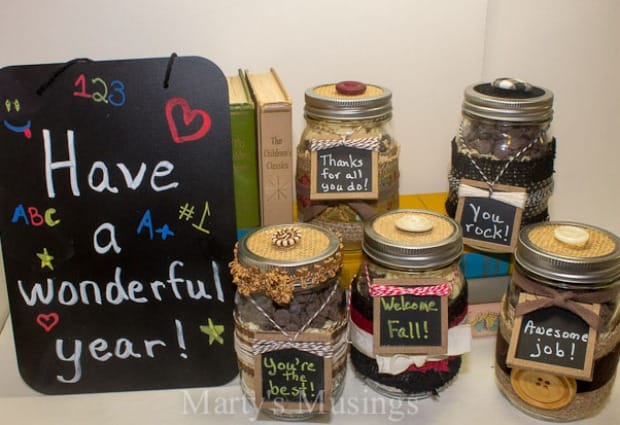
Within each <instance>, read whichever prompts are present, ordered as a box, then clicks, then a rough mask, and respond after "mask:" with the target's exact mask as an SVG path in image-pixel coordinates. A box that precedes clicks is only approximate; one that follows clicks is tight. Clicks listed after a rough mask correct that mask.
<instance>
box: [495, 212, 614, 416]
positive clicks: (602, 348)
mask: <svg viewBox="0 0 620 425" xmlns="http://www.w3.org/2000/svg"><path fill="white" fill-rule="evenodd" d="M619 294H620V239H619V238H618V237H617V236H615V235H613V234H612V233H610V232H608V231H606V230H603V229H600V228H597V227H594V226H591V225H587V224H581V223H569V222H548V223H537V224H532V225H529V226H527V227H525V228H523V229H522V230H521V232H520V234H519V241H518V244H517V247H516V250H515V268H514V271H513V273H512V279H511V283H510V285H509V288H508V290H507V292H506V294H505V296H504V298H503V299H502V304H501V314H500V324H499V331H498V335H497V345H496V356H495V361H496V364H495V376H496V381H497V385H498V387H499V389H500V391H501V392H502V394H503V395H504V396H505V397H506V398H507V399H508V400H509V401H510V402H511V403H512V404H513V405H514V406H516V407H517V408H518V409H520V410H522V411H524V412H525V413H527V414H529V415H531V416H534V417H536V418H539V419H544V420H550V421H575V420H579V419H582V418H586V417H589V416H593V415H595V414H596V413H597V412H599V411H600V410H601V409H603V407H604V406H605V403H606V402H607V400H608V399H609V396H610V394H611V390H612V387H613V384H614V380H615V376H616V369H617V366H618V359H619V357H620V298H619Z"/></svg>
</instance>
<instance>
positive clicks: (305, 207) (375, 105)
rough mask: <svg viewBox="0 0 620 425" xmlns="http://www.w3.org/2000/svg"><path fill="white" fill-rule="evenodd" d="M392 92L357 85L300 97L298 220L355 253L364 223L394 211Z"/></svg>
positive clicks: (395, 155)
mask: <svg viewBox="0 0 620 425" xmlns="http://www.w3.org/2000/svg"><path fill="white" fill-rule="evenodd" d="M391 99H392V93H391V91H390V90H388V89H387V88H384V87H380V86H377V85H373V84H364V83H361V82H357V81H343V82H340V83H337V84H323V85H319V86H316V87H312V88H309V89H308V90H307V91H306V93H305V101H306V105H305V109H304V111H305V118H306V127H305V129H304V131H303V133H302V136H301V140H300V143H299V145H298V147H297V172H296V195H297V210H298V214H299V219H300V221H303V222H311V223H314V224H317V225H320V226H323V227H326V228H329V229H331V230H334V231H337V232H339V233H340V234H341V235H342V236H343V242H344V245H345V249H347V250H358V251H359V248H360V242H361V240H362V233H363V225H364V224H363V222H364V220H365V219H367V218H369V217H371V216H373V215H375V214H377V213H380V212H384V211H388V210H391V209H395V208H398V181H399V171H398V156H399V148H398V145H397V143H396V140H395V139H394V136H393V134H392V126H391V119H392V102H391Z"/></svg>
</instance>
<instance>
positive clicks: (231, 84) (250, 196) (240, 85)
mask: <svg viewBox="0 0 620 425" xmlns="http://www.w3.org/2000/svg"><path fill="white" fill-rule="evenodd" d="M227 80H228V97H229V103H230V129H231V136H232V137H231V138H232V154H233V172H234V188H235V210H236V219H237V234H238V236H241V235H243V233H245V231H247V230H248V229H251V228H253V227H257V226H259V225H260V204H259V191H258V159H257V145H256V112H255V106H254V102H253V100H252V96H251V95H250V91H249V89H248V84H247V81H246V78H245V73H244V72H243V71H242V70H239V74H238V75H235V76H231V77H227Z"/></svg>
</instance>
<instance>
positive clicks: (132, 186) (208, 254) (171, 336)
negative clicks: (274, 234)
mask: <svg viewBox="0 0 620 425" xmlns="http://www.w3.org/2000/svg"><path fill="white" fill-rule="evenodd" d="M171 59H174V57H173V58H171ZM0 88H1V93H2V96H3V99H2V103H1V106H2V108H1V109H2V110H1V112H0V115H1V117H0V122H2V123H3V124H2V125H0V136H1V140H2V143H0V208H1V211H2V213H1V214H0V233H1V238H2V250H3V252H4V270H5V273H6V281H7V285H8V294H9V299H10V309H11V317H12V323H13V330H14V334H15V347H16V351H17V360H18V364H19V370H20V373H21V375H22V377H23V379H24V381H25V382H26V383H27V384H28V385H30V386H31V387H33V388H34V389H36V390H37V391H40V392H43V393H50V394H62V393H87V392H100V391H122V390H140V389H157V388H175V387H196V386H212V385H220V384H223V383H226V382H228V381H230V380H231V379H232V378H234V376H235V375H236V373H237V368H236V362H235V353H234V349H233V321H232V310H233V295H234V290H233V286H232V284H231V279H230V276H229V272H228V267H227V264H228V262H229V261H230V260H231V258H232V251H233V247H234V243H235V222H234V217H235V214H234V204H233V202H234V201H233V197H232V196H230V194H231V193H232V191H233V186H232V165H231V142H230V122H229V110H228V93H227V86H226V79H225V77H224V75H223V74H222V72H221V71H220V70H219V68H218V67H217V66H216V65H215V64H213V63H212V62H210V61H208V60H206V59H203V58H198V57H178V58H176V60H169V59H168V58H163V59H135V60H120V61H105V62H93V61H85V60H84V61H72V62H69V63H67V64H49V65H33V66H14V67H8V68H4V69H2V70H0Z"/></svg>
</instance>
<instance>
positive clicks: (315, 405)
mask: <svg viewBox="0 0 620 425" xmlns="http://www.w3.org/2000/svg"><path fill="white" fill-rule="evenodd" d="M341 267H342V242H341V240H340V237H339V236H338V235H336V234H335V233H334V232H332V231H330V230H328V229H324V228H322V227H318V226H315V225H313V224H307V223H297V224H292V225H275V226H268V227H264V228H260V229H257V230H254V231H252V232H250V233H248V234H247V235H245V236H244V237H243V238H242V239H241V240H240V241H239V243H238V244H237V247H236V249H235V257H234V260H233V261H232V262H231V263H230V269H231V273H232V276H233V282H234V283H235V284H236V285H237V295H236V299H235V302H236V307H235V312H234V319H235V350H236V352H237V360H238V364H239V370H240V381H241V388H242V390H243V392H244V394H245V395H246V397H247V398H248V399H249V400H250V401H251V402H253V403H254V405H255V406H256V408H257V409H259V410H260V411H262V412H265V413H266V414H268V415H271V416H274V417H277V418H280V419H290V420H303V419H308V418H311V417H313V416H315V415H318V414H321V413H328V412H329V411H330V409H331V406H332V404H333V403H334V401H335V400H337V398H338V397H339V396H340V394H341V393H342V389H343V385H344V377H345V371H346V357H347V309H346V301H345V292H344V289H343V288H342V286H341V284H340V280H339V273H340V269H341Z"/></svg>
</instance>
